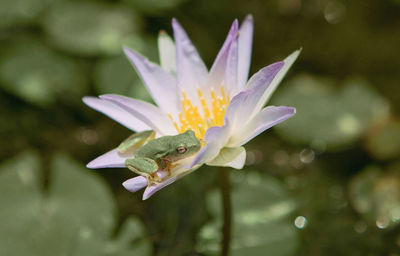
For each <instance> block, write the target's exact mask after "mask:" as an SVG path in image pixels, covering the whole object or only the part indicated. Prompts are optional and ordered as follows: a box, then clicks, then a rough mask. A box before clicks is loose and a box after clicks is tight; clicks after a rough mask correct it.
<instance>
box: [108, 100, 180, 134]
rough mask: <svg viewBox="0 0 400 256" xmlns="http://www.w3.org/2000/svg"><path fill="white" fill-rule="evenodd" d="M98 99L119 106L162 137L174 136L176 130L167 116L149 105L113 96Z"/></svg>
mask: <svg viewBox="0 0 400 256" xmlns="http://www.w3.org/2000/svg"><path fill="white" fill-rule="evenodd" d="M100 98H102V99H104V100H109V101H111V102H113V103H115V104H116V105H118V106H120V107H121V108H122V109H124V110H126V111H127V112H129V113H131V114H132V115H134V116H136V117H137V118H138V119H139V120H141V121H142V122H143V123H145V124H146V125H148V126H149V127H150V128H151V129H152V130H154V131H156V132H157V133H159V134H160V135H162V136H163V135H174V134H176V129H175V127H174V126H173V123H172V121H171V120H170V119H169V118H168V117H167V115H166V114H164V113H163V112H162V111H161V110H160V109H158V108H157V107H156V106H154V105H152V104H150V103H147V102H145V101H140V100H136V99H132V98H128V97H124V96H120V95H114V94H107V95H102V96H100Z"/></svg>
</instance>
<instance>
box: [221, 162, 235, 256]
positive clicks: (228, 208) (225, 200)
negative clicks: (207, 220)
mask: <svg viewBox="0 0 400 256" xmlns="http://www.w3.org/2000/svg"><path fill="white" fill-rule="evenodd" d="M218 176H219V181H220V186H221V196H222V214H223V216H222V217H223V226H222V240H221V255H222V256H228V255H229V251H230V243H231V233H232V202H231V184H230V180H229V172H228V170H227V168H224V167H221V168H219V172H218Z"/></svg>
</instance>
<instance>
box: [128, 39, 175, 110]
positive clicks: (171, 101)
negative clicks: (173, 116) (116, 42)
mask: <svg viewBox="0 0 400 256" xmlns="http://www.w3.org/2000/svg"><path fill="white" fill-rule="evenodd" d="M124 52H125V54H126V56H128V58H129V60H130V61H131V63H132V64H133V66H134V67H135V68H136V71H137V72H138V74H139V75H140V77H141V79H142V80H143V82H144V84H145V85H146V87H147V90H148V91H149V92H150V94H151V96H152V97H153V99H154V101H155V102H156V104H157V105H158V106H159V107H160V108H161V109H162V110H163V111H165V112H166V113H176V112H177V111H178V110H179V109H180V105H179V100H178V95H177V93H176V89H177V87H176V79H175V77H174V76H173V75H171V74H170V73H168V72H167V71H165V70H163V69H162V68H160V67H159V66H157V65H156V64H154V63H152V62H150V61H148V60H147V59H145V58H144V57H142V56H140V55H139V54H137V53H136V52H134V51H132V50H130V49H129V48H127V47H124Z"/></svg>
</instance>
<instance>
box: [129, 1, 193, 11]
mask: <svg viewBox="0 0 400 256" xmlns="http://www.w3.org/2000/svg"><path fill="white" fill-rule="evenodd" d="M124 1H125V2H126V3H128V4H131V5H132V6H134V7H135V9H139V10H140V11H141V12H144V13H148V14H153V15H154V14H158V13H162V12H164V11H167V10H169V9H172V8H174V7H176V6H178V5H179V4H181V3H183V2H185V1H187V0H124Z"/></svg>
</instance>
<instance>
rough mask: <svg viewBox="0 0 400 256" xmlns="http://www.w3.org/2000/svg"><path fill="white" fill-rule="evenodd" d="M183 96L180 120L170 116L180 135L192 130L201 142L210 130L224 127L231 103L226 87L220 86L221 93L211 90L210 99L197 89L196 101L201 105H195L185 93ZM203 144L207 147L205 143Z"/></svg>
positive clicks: (179, 114)
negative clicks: (226, 113)
mask: <svg viewBox="0 0 400 256" xmlns="http://www.w3.org/2000/svg"><path fill="white" fill-rule="evenodd" d="M181 95H182V96H181V106H182V112H180V113H178V115H177V118H175V119H178V120H175V119H174V117H173V116H172V115H171V114H169V115H168V116H169V118H170V119H171V121H172V122H173V124H174V126H175V129H176V130H177V132H178V133H184V132H186V131H187V130H192V131H193V132H194V133H195V135H196V138H198V139H200V141H201V139H202V138H203V137H204V135H205V133H206V131H207V130H208V128H210V127H212V126H223V125H224V116H225V112H226V109H227V107H228V105H229V102H230V99H229V95H227V93H226V92H225V88H224V86H220V91H219V92H218V91H215V90H214V88H211V90H210V91H209V93H207V96H209V97H205V94H204V93H203V91H202V90H201V89H199V88H197V99H196V100H198V102H199V103H200V104H199V105H196V104H193V102H192V101H191V100H190V98H189V97H188V96H187V94H186V93H185V92H184V91H182V94H181ZM201 144H202V146H203V145H205V143H204V142H202V143H201Z"/></svg>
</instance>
